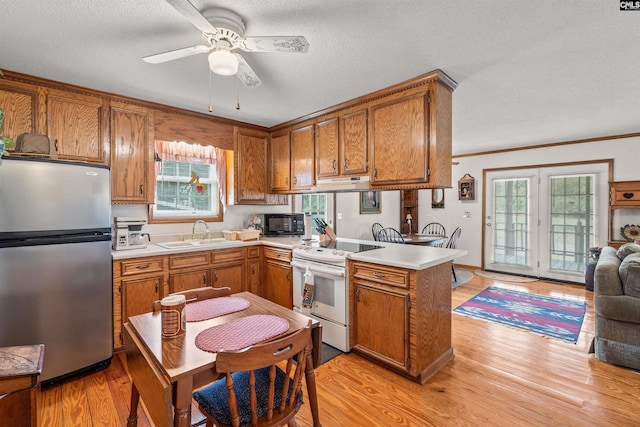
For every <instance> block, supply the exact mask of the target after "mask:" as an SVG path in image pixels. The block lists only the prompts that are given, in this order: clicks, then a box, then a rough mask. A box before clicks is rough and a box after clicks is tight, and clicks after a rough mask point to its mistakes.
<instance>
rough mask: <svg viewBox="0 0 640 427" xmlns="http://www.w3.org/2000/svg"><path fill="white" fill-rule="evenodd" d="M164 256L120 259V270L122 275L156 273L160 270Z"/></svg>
mask: <svg viewBox="0 0 640 427" xmlns="http://www.w3.org/2000/svg"><path fill="white" fill-rule="evenodd" d="M163 267H164V258H162V257H158V258H136V259H128V260H122V261H120V271H121V272H122V273H121V274H122V276H133V275H136V274H146V273H156V272H159V271H162V269H163Z"/></svg>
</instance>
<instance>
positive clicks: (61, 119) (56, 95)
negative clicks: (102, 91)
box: [41, 89, 109, 164]
mask: <svg viewBox="0 0 640 427" xmlns="http://www.w3.org/2000/svg"><path fill="white" fill-rule="evenodd" d="M45 97H46V129H47V132H46V133H47V135H48V136H49V138H50V139H51V140H52V141H53V143H54V145H55V147H56V149H57V151H58V157H59V158H63V159H70V160H80V161H87V162H94V163H103V164H108V162H109V159H108V153H109V144H108V138H107V137H106V136H107V135H108V130H107V129H106V126H105V122H106V120H105V119H104V118H105V117H106V115H105V114H106V111H107V108H108V107H107V106H108V100H106V99H103V98H100V97H97V96H89V95H82V94H76V93H72V92H64V91H60V90H56V89H46V90H45ZM41 128H44V126H41Z"/></svg>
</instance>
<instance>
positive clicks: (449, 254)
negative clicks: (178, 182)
mask: <svg viewBox="0 0 640 427" xmlns="http://www.w3.org/2000/svg"><path fill="white" fill-rule="evenodd" d="M338 240H340V241H345V242H354V243H366V244H373V245H377V246H381V248H380V249H373V250H370V251H365V252H360V253H354V254H349V255H348V257H347V258H349V259H352V260H356V261H364V262H371V263H375V264H382V265H389V266H394V267H402V268H409V269H413V270H423V269H425V268H429V267H433V266H434V265H438V264H442V263H443V262H447V261H451V260H454V259H456V258H460V257H463V256H465V255H467V251H465V250H462V249H445V248H434V247H430V246H419V245H403V244H398V243H385V242H374V241H371V240H358V239H347V238H340V237H339V238H338ZM302 243H303V241H302V240H301V239H299V238H287V237H262V238H261V239H260V240H249V241H244V242H243V241H240V240H229V241H226V242H220V243H216V244H213V245H207V246H193V247H186V248H175V249H166V248H163V247H161V246H159V245H156V244H154V243H149V244H146V245H145V247H144V248H141V249H129V250H121V251H112V252H111V254H112V257H113V259H114V260H119V259H129V258H141V257H147V256H160V255H170V254H176V253H189V252H200V251H205V250H217V249H229V248H237V247H243V246H255V245H267V246H273V247H279V248H283V249H292V248H293V247H294V246H295V245H300V244H302Z"/></svg>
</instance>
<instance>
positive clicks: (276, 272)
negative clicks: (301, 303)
mask: <svg viewBox="0 0 640 427" xmlns="http://www.w3.org/2000/svg"><path fill="white" fill-rule="evenodd" d="M263 277H264V279H263V281H262V287H261V290H260V296H262V297H263V298H266V299H268V300H269V301H273V302H275V303H276V304H280V305H281V306H283V307H286V308H290V309H292V308H293V277H292V268H291V251H290V250H288V249H279V248H270V247H265V248H264V276H263Z"/></svg>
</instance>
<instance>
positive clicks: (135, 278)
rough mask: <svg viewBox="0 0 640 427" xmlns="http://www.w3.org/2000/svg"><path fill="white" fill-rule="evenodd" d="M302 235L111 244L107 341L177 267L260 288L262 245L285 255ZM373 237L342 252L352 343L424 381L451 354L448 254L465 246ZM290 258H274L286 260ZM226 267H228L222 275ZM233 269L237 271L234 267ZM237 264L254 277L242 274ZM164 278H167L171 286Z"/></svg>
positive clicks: (193, 275) (197, 281) (164, 287)
mask: <svg viewBox="0 0 640 427" xmlns="http://www.w3.org/2000/svg"><path fill="white" fill-rule="evenodd" d="M154 240H157V239H155V238H154ZM338 240H339V241H341V242H353V243H373V242H371V241H365V240H355V239H341V238H340V239H338ZM301 243H302V242H301V240H300V239H297V238H262V239H261V240H255V241H246V242H242V241H217V242H215V243H212V244H211V245H198V244H193V245H189V244H185V245H179V247H174V248H171V249H167V248H166V247H163V246H160V245H161V244H163V243H160V244H149V245H147V246H146V248H145V249H135V250H129V251H114V252H113V263H114V289H113V291H114V347H115V348H116V349H119V348H122V345H123V341H122V335H121V334H122V324H123V323H124V319H126V318H127V317H128V316H131V315H134V314H140V312H139V311H135V309H134V311H132V307H134V306H135V304H136V301H137V302H138V303H139V302H140V301H139V299H140V298H142V299H145V298H146V299H147V301H146V302H145V303H144V304H141V305H140V304H138V306H139V307H147V306H148V307H150V303H149V304H147V302H148V300H155V299H159V298H161V297H163V296H165V295H167V294H168V293H170V292H175V289H177V288H175V286H177V283H178V281H177V279H178V278H181V277H182V276H183V274H185V275H187V276H186V277H184V278H185V279H186V280H192V281H193V284H194V285H193V286H192V287H197V286H202V284H203V283H207V281H208V280H210V282H208V283H209V284H212V285H214V286H232V288H233V286H234V283H231V282H233V281H234V279H233V277H239V279H238V281H239V282H244V283H245V284H244V288H243V289H238V290H235V291H234V292H240V291H242V290H249V291H251V292H253V293H257V294H260V295H261V296H264V289H261V287H260V286H254V285H252V284H251V283H255V282H258V283H261V282H263V281H264V276H263V275H261V274H260V273H259V272H260V271H261V272H264V271H265V261H266V259H265V252H268V251H266V250H265V249H269V248H271V249H275V250H277V251H281V252H282V253H283V254H285V255H286V254H290V251H291V250H292V249H293V248H294V247H296V246H298V245H300V244H301ZM375 244H376V245H379V246H381V247H380V248H378V249H374V250H369V251H366V252H361V253H350V254H348V255H347V265H348V267H347V274H348V300H349V304H348V313H349V319H350V331H349V338H350V339H349V341H350V343H351V347H352V350H353V351H354V352H356V353H357V354H359V355H361V356H364V357H367V358H369V359H371V360H374V361H376V362H377V363H380V364H382V365H384V366H385V367H388V368H389V369H392V370H393V371H395V372H397V373H399V374H401V375H403V376H406V377H408V378H410V379H412V380H414V381H417V382H419V383H424V382H426V381H427V380H428V379H429V378H430V377H431V376H432V375H433V374H435V373H436V372H437V371H438V370H439V369H440V368H441V367H442V366H444V365H445V364H446V363H447V362H449V361H450V360H451V359H452V358H453V349H452V347H451V261H452V260H454V259H456V258H460V257H462V256H464V255H466V251H464V250H453V249H443V248H433V247H421V246H409V245H401V244H394V243H384V242H375ZM164 246H171V245H168V244H164ZM289 259H290V258H287V257H285V258H283V259H281V260H279V261H280V262H281V263H282V262H284V263H288V261H289ZM216 260H217V261H216ZM216 265H219V266H220V267H216ZM184 266H189V267H188V269H185V271H184V273H183V271H182V270H176V271H178V272H179V273H178V274H175V275H174V277H172V278H171V279H170V278H169V271H173V269H175V268H180V267H184ZM245 266H247V267H248V268H245ZM225 270H229V271H230V272H231V273H232V274H230V275H227V276H224V274H225V273H224V271H225ZM236 270H237V274H239V276H234V275H233V273H234V271H236ZM256 270H257V271H256ZM243 271H247V273H248V275H251V274H255V275H256V277H254V278H253V279H249V280H246V281H245V280H244V279H245V277H246V276H245V275H244V274H243V273H242V272H243ZM214 275H215V277H212V276H214ZM225 277H226V279H225ZM170 280H173V281H174V282H173V285H172V286H170V284H169V281H170ZM181 283H182V282H181ZM130 286H131V287H135V286H137V287H139V288H140V289H142V292H138V291H135V292H131V289H128V288H129V287H130ZM145 292H146V295H145ZM128 307H129V308H128ZM288 308H291V307H288Z"/></svg>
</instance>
